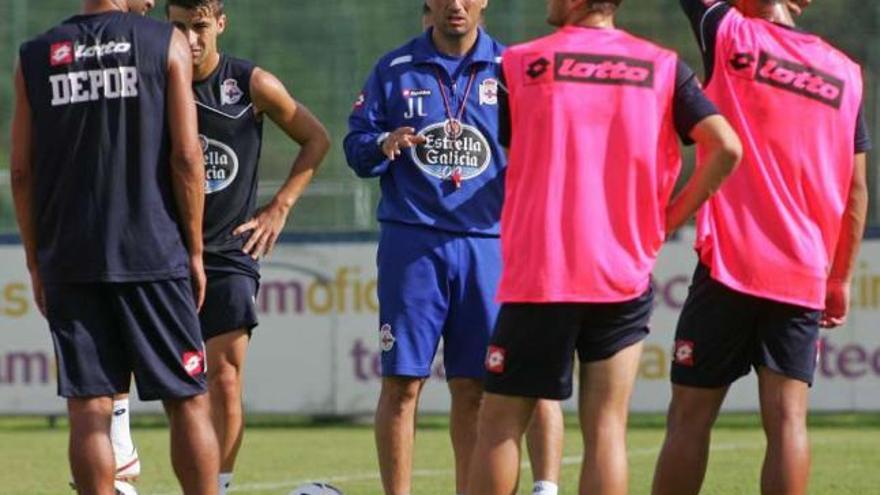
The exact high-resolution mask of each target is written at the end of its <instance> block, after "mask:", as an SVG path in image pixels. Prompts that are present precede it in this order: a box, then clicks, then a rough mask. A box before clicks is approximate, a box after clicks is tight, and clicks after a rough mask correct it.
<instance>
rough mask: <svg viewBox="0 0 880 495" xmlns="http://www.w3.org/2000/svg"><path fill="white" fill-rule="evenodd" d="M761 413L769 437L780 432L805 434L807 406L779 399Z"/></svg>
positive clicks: (780, 433)
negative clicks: (773, 405)
mask: <svg viewBox="0 0 880 495" xmlns="http://www.w3.org/2000/svg"><path fill="white" fill-rule="evenodd" d="M767 409H768V410H766V411H764V413H763V420H764V429H765V431H766V432H767V434H768V436H770V437H771V438H772V437H774V436H777V435H782V434H791V433H797V434H801V433H803V434H806V431H807V408H806V407H805V406H804V405H802V404H798V403H793V402H787V401H780V402H779V403H777V404H776V405H775V407H771V408H767Z"/></svg>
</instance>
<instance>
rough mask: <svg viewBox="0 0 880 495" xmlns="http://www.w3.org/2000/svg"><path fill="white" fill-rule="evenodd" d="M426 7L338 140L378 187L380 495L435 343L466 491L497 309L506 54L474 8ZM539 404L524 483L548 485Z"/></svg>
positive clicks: (402, 474) (550, 472)
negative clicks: (414, 32)
mask: <svg viewBox="0 0 880 495" xmlns="http://www.w3.org/2000/svg"><path fill="white" fill-rule="evenodd" d="M428 6H429V7H430V9H431V16H432V19H431V20H432V24H433V26H434V28H431V29H429V30H428V31H427V32H425V33H424V34H423V35H421V36H419V37H417V38H415V39H413V40H411V41H410V42H408V43H407V44H405V45H404V46H403V47H401V48H398V49H397V50H394V51H392V52H390V53H388V54H387V55H385V56H384V57H382V58H381V59H380V60H379V62H378V63H377V64H376V67H375V68H374V69H373V71H372V73H371V74H370V77H369V80H368V81H367V83H366V86H365V87H364V90H363V91H362V92H361V94H360V96H359V97H358V99H357V101H356V102H355V105H354V110H353V112H352V115H351V118H350V119H349V127H350V132H349V134H348V136H347V137H346V139H345V153H346V156H347V158H348V163H349V165H350V166H351V168H352V169H354V171H355V172H356V173H357V175H358V176H360V177H364V178H371V177H379V180H380V184H381V189H382V199H381V201H380V203H379V209H378V219H379V222H380V223H381V231H382V232H381V239H380V241H379V252H378V268H379V303H380V311H379V313H380V314H379V320H380V321H379V335H378V338H379V345H380V348H381V350H382V375H383V381H382V393H381V396H380V398H379V405H378V408H377V411H376V441H377V447H378V453H379V464H380V467H381V471H382V480H383V484H384V487H385V492H386V493H387V494H388V495H400V494H408V493H410V491H411V490H410V488H411V487H410V478H411V464H412V462H411V460H412V444H413V436H414V432H413V419H414V417H415V410H416V404H417V401H418V396H419V392H420V390H421V387H422V384H423V383H424V380H425V378H427V377H428V376H429V374H430V372H431V363H432V361H433V359H434V354H435V352H436V350H437V347H438V344H439V341H440V338H441V336H442V337H443V342H444V346H443V351H444V363H445V367H446V377H447V379H448V381H449V389H450V392H451V394H452V412H451V426H450V429H451V436H452V443H453V448H454V450H455V457H456V489H457V493H465V491H466V486H464V484H465V482H466V477H467V467H468V462H469V460H470V456H471V451H472V449H473V445H474V440H475V437H476V415H477V410H478V408H479V401H480V396H481V394H482V378H483V375H484V370H485V366H484V363H483V361H484V358H485V356H486V348H487V345H488V342H489V337H490V335H491V332H492V329H493V327H494V325H495V318H496V315H497V312H498V307H497V306H496V304H495V301H494V297H495V290H496V287H497V282H498V278H499V275H500V265H501V254H500V243H499V241H498V236H499V220H500V215H501V204H502V201H503V196H504V170H505V167H506V159H505V155H504V150H503V149H502V148H501V145H500V144H499V143H498V140H497V136H498V92H499V91H500V90H501V84H500V74H501V71H500V68H501V66H500V57H501V52H502V51H503V49H504V47H503V46H502V45H501V44H499V43H498V42H497V41H495V40H493V39H492V38H491V37H490V36H489V35H488V34H487V33H486V32H485V31H484V30H483V29H482V28H481V27H480V19H481V16H482V13H483V10H484V9H485V6H486V1H485V0H429V2H428ZM548 407H549V408H550V409H549V411H548V412H549V413H550V414H547V415H546V416H547V417H548V418H549V419H551V420H552V421H550V422H549V423H548V422H546V421H542V422H541V423H542V425H541V426H543V427H544V428H543V430H541V429H540V428H537V429H536V430H538V432H537V433H536V435H538V436H543V437H546V438H548V440H547V441H544V442H540V443H537V442H536V444H535V445H540V444H543V445H541V449H536V452H537V451H539V450H540V451H541V452H542V453H544V454H545V455H539V456H538V457H539V458H541V459H538V462H536V464H537V466H536V471H537V472H536V473H535V474H536V479H538V480H544V481H545V482H546V481H552V482H551V483H549V485H553V486H554V487H555V481H556V480H557V479H558V472H557V471H558V464H559V463H558V457H559V456H560V455H561V452H559V451H560V450H561V446H560V443H561V416H559V413H558V406H557V405H556V404H553V403H548ZM556 437H560V438H559V439H558V440H555V439H556ZM545 457H546V459H543V458H545ZM542 465H544V466H546V469H545V468H544V467H542ZM538 493H542V492H538ZM545 493H554V492H552V491H551V492H545Z"/></svg>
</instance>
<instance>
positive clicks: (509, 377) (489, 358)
mask: <svg viewBox="0 0 880 495" xmlns="http://www.w3.org/2000/svg"><path fill="white" fill-rule="evenodd" d="M653 310H654V292H653V290H652V289H649V290H648V291H647V292H645V294H643V295H642V296H640V297H638V298H636V299H633V300H631V301H625V302H620V303H555V304H504V305H503V306H502V307H501V314H500V315H499V316H498V325H497V328H496V330H495V335H494V336H493V337H492V343H491V345H490V346H489V349H488V352H487V353H486V360H485V367H486V370H487V371H488V373H487V374H486V387H485V388H486V391H487V392H491V393H494V394H501V395H514V396H519V397H533V398H539V399H553V400H565V399H568V398H569V397H571V394H572V388H573V387H572V374H573V371H574V353H575V351H577V354H578V358H579V359H580V362H582V363H591V362H595V361H603V360H606V359H609V358H611V357H613V356H614V355H615V354H617V353H618V352H620V351H622V350H624V349H626V348H627V347H630V346H632V345H634V344H637V343H639V342H641V341H642V340H644V339H645V337H647V336H648V333H649V328H648V324H649V321H650V319H651V313H652V312H653Z"/></svg>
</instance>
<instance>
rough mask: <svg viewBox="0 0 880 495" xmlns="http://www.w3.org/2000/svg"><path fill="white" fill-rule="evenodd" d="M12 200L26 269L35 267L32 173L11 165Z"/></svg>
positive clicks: (35, 244)
mask: <svg viewBox="0 0 880 495" xmlns="http://www.w3.org/2000/svg"><path fill="white" fill-rule="evenodd" d="M10 181H11V184H12V200H13V202H14V203H15V219H16V221H17V222H18V230H19V232H20V235H21V242H22V244H23V245H24V250H25V255H26V258H27V267H28V270H30V271H34V270H36V269H37V228H36V224H35V223H34V212H33V204H34V203H33V188H34V181H33V175H32V174H31V173H30V172H29V171H28V172H25V171H23V170H21V169H19V168H18V167H16V166H15V165H13V167H12V170H11V172H10Z"/></svg>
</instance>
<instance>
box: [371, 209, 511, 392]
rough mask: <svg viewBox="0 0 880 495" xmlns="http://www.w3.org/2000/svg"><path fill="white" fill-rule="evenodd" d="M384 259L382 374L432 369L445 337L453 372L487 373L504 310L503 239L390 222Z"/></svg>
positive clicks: (462, 375) (454, 374)
mask: <svg viewBox="0 0 880 495" xmlns="http://www.w3.org/2000/svg"><path fill="white" fill-rule="evenodd" d="M377 261H378V267H379V339H378V340H379V347H380V349H381V351H382V375H383V376H407V377H426V376H428V375H429V374H430V373H431V364H432V362H433V360H434V355H435V354H436V352H437V348H438V346H439V342H440V339H441V337H442V338H443V361H444V365H445V368H446V377H447V378H448V379H451V378H475V379H482V378H483V375H484V374H485V371H484V369H483V358H484V356H485V354H486V346H487V345H488V344H489V337H490V336H491V334H492V329H493V327H494V325H495V319H496V318H497V316H498V305H497V304H496V303H495V291H496V289H497V286H498V279H499V277H500V276H501V246H500V241H499V240H498V238H497V237H478V236H468V235H461V234H454V233H449V232H443V231H438V230H433V229H429V228H425V227H417V226H408V225H402V224H397V223H390V222H385V223H383V224H382V235H381V240H380V242H379V250H378V255H377Z"/></svg>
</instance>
